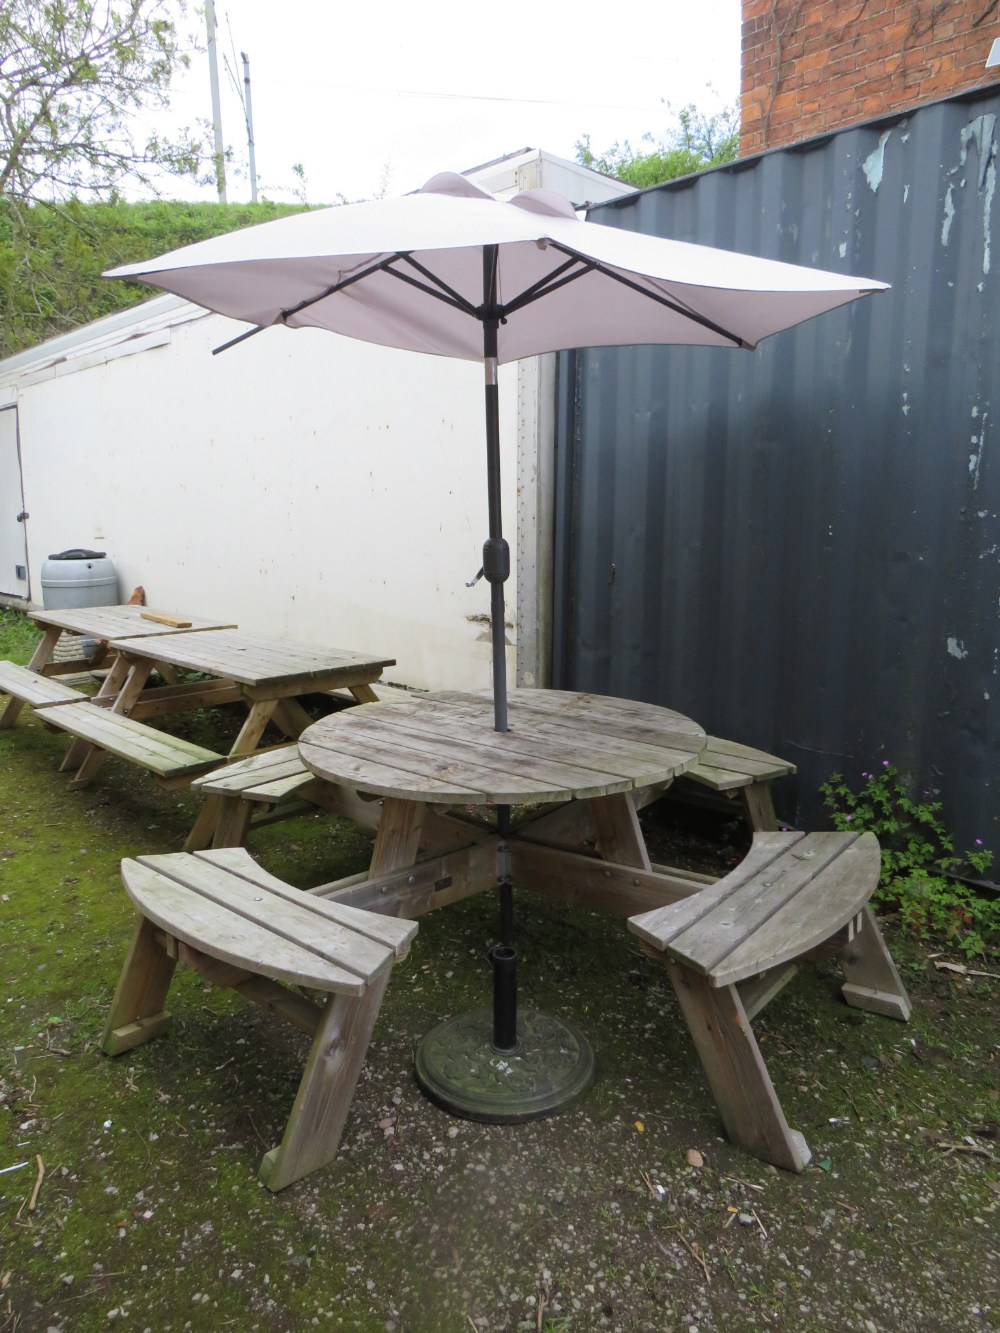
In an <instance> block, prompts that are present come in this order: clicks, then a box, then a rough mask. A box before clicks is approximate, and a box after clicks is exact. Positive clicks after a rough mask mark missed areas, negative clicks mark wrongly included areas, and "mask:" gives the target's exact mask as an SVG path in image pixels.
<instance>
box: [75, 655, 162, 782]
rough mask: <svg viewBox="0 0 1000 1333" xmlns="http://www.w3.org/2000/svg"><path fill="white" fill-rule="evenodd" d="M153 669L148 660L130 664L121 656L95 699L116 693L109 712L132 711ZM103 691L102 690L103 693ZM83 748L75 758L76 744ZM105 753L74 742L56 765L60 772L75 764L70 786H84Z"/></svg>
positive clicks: (98, 767) (91, 779) (93, 775)
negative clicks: (81, 755) (78, 756)
mask: <svg viewBox="0 0 1000 1333" xmlns="http://www.w3.org/2000/svg"><path fill="white" fill-rule="evenodd" d="M120 667H121V670H122V671H124V673H125V679H124V681H123V682H122V681H121V679H120V674H121V673H120V670H119V668H120ZM152 670H153V664H152V662H145V661H143V660H142V659H141V658H140V659H139V660H137V661H136V662H133V663H131V664H130V663H128V662H124V661H123V659H122V658H121V657H119V659H118V661H117V662H116V663H115V665H114V666H113V667H112V668H111V670H110V671H109V672H108V675H107V677H106V678H105V681H104V684H103V685H102V686H101V690H100V691H98V695H97V697H98V698H104V699H107V698H109V697H110V696H111V695H117V697H116V698H115V702H114V703H113V704H112V706H111V711H112V713H120V714H123V715H124V716H125V717H128V715H129V713H130V712H131V711H132V705H133V704H134V703H135V701H136V700H137V699H138V698H139V696H140V694H142V691H143V689H144V688H145V686H146V681H147V680H148V679H149V676H150V672H151V671H152ZM105 690H106V692H104V691H105ZM80 746H82V747H83V757H82V759H78V758H77V754H78V753H79V747H80ZM107 757H108V756H107V753H106V752H105V751H104V750H102V749H100V747H99V746H96V745H90V744H88V742H86V741H79V740H77V741H74V742H73V744H72V745H71V746H70V748H69V750H68V752H67V754H66V758H65V759H64V760H63V761H62V764H61V765H60V772H63V771H65V770H66V769H67V768H72V767H74V766H76V777H75V778H74V779H73V782H72V786H74V787H85V786H86V785H87V783H88V782H92V781H93V779H94V778H95V777H96V776H97V774H98V772H99V771H100V768H101V765H102V764H103V763H104V761H105V759H107Z"/></svg>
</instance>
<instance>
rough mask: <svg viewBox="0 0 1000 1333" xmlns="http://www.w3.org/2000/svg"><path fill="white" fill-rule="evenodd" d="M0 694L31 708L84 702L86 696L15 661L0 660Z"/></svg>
mask: <svg viewBox="0 0 1000 1333" xmlns="http://www.w3.org/2000/svg"><path fill="white" fill-rule="evenodd" d="M0 694H9V695H10V696H11V698H13V699H20V700H21V701H22V702H23V703H26V704H28V705H30V707H32V708H52V707H53V706H55V705H56V704H64V703H84V702H85V701H86V698H87V696H86V695H85V694H81V693H80V691H79V690H74V689H73V688H72V686H70V685H64V684H63V683H62V681H58V680H53V679H52V677H51V676H42V675H40V674H39V673H38V672H37V671H31V670H29V669H28V667H26V666H20V665H19V664H18V663H17V662H7V661H0Z"/></svg>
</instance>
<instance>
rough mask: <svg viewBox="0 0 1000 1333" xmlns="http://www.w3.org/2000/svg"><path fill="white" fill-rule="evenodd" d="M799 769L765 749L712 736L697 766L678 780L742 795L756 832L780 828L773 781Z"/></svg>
mask: <svg viewBox="0 0 1000 1333" xmlns="http://www.w3.org/2000/svg"><path fill="white" fill-rule="evenodd" d="M794 772H795V765H794V764H791V763H789V762H788V760H787V759H779V758H778V756H777V755H774V754H767V753H766V751H764V750H754V749H752V748H751V747H750V746H749V745H740V744H739V742H737V741H727V740H722V739H721V738H720V737H718V736H709V737H708V739H707V742H706V745H705V748H704V750H702V752H701V754H700V755H699V756H698V762H697V764H695V766H694V768H689V769H688V771H687V772H686V773H684V774H682V775H681V777H680V778H679V779H678V781H679V783H680V786H681V788H682V789H683V788H684V787H688V786H690V784H692V783H695V784H697V785H698V786H699V787H703V788H707V789H708V790H710V791H712V792H716V793H718V794H719V795H721V796H722V797H724V798H727V799H729V800H733V799H735V798H737V797H738V798H739V800H740V802H741V803H742V805H743V811H744V814H745V815H746V820H747V823H748V824H749V826H750V828H751V829H752V830H753V831H754V832H755V833H766V832H768V831H770V830H774V829H777V827H778V820H777V817H776V816H775V813H774V799H773V797H772V795H771V783H772V782H774V781H775V780H776V779H777V778H783V777H787V776H788V775H789V774H791V773H794Z"/></svg>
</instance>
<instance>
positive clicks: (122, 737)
mask: <svg viewBox="0 0 1000 1333" xmlns="http://www.w3.org/2000/svg"><path fill="white" fill-rule="evenodd" d="M46 721H47V722H51V723H52V725H53V726H56V727H58V728H59V729H60V730H62V731H68V732H69V733H70V735H71V736H76V737H77V738H78V739H80V740H85V741H89V742H90V743H91V744H92V745H96V746H97V747H98V748H99V749H101V750H106V751H107V752H108V753H109V754H114V755H117V756H118V757H119V758H120V759H127V760H128V761H129V762H130V763H133V764H138V765H139V767H140V768H146V769H148V770H149V772H151V773H153V774H155V775H156V776H157V777H162V778H171V777H181V776H185V775H187V774H193V773H199V772H202V771H204V770H205V769H207V768H214V767H215V766H216V765H217V764H221V763H222V762H223V757H222V755H220V754H217V753H216V752H215V751H214V750H206V749H205V748H204V747H203V746H201V745H195V744H193V743H192V742H191V741H185V740H181V739H180V738H179V737H177V736H168V735H167V734H166V733H165V732H162V731H157V730H156V729H155V728H153V727H147V726H146V725H145V723H143V722H136V721H134V720H133V719H132V718H130V717H123V716H122V715H121V714H120V713H109V712H108V711H107V710H106V709H104V708H101V707H99V706H97V705H95V704H93V703H89V702H86V703H76V704H70V703H67V704H65V705H64V706H63V707H61V708H53V709H50V710H49V711H48V712H47V713H46Z"/></svg>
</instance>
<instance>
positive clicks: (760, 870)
mask: <svg viewBox="0 0 1000 1333" xmlns="http://www.w3.org/2000/svg"><path fill="white" fill-rule="evenodd" d="M879 867H880V853H879V846H878V841H877V839H876V838H875V836H874V834H871V833H865V834H862V835H860V836H858V835H853V834H844V833H812V834H808V835H806V834H802V833H770V834H757V835H756V837H755V838H754V842H753V847H752V848H751V852H750V854H749V855H748V857H747V858H746V860H744V862H743V863H742V864H741V865H740V866H738V867H737V869H736V870H734V871H733V872H732V873H731V874H729V875H726V876H725V877H724V878H723V879H721V880H719V881H718V883H716V884H714V885H712V886H711V887H709V888H706V889H703V890H701V891H700V892H698V893H696V894H694V895H693V896H692V897H691V898H688V899H686V900H685V901H684V902H682V903H676V904H671V905H670V906H668V907H663V908H658V909H656V910H655V911H653V912H647V913H644V914H643V915H641V916H638V917H633V918H631V920H630V922H629V926H630V929H632V930H633V931H634V932H635V934H637V935H639V936H640V937H641V938H642V939H644V940H646V941H647V942H648V943H649V944H652V945H653V946H654V948H656V949H660V950H662V951H663V952H665V953H667V954H669V955H670V956H671V957H673V958H676V959H678V960H679V961H681V962H683V963H685V964H686V965H687V966H688V967H691V968H693V969H694V970H695V971H696V972H700V973H701V974H702V975H705V976H708V977H709V978H710V980H711V984H712V985H713V986H726V985H732V984H734V983H735V982H737V981H740V980H742V979H743V978H745V977H748V976H752V975H754V974H755V973H757V972H761V971H765V970H767V969H768V968H770V967H776V966H778V965H779V964H780V963H784V962H788V961H789V960H791V959H794V958H798V957H800V956H801V955H802V954H804V953H807V952H808V951H809V950H810V949H812V948H814V947H815V946H816V945H818V944H821V943H823V942H824V941H825V940H827V939H829V938H830V936H831V935H833V934H835V933H836V932H837V931H838V930H840V929H841V927H842V926H844V925H846V924H847V922H848V921H850V920H851V919H852V917H854V916H856V915H857V914H858V912H859V911H861V909H862V908H863V907H864V905H865V904H866V903H867V901H868V899H869V898H870V897H871V894H872V891H873V890H874V888H875V885H876V884H877V882H878V876H879ZM820 881H821V883H820Z"/></svg>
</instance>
